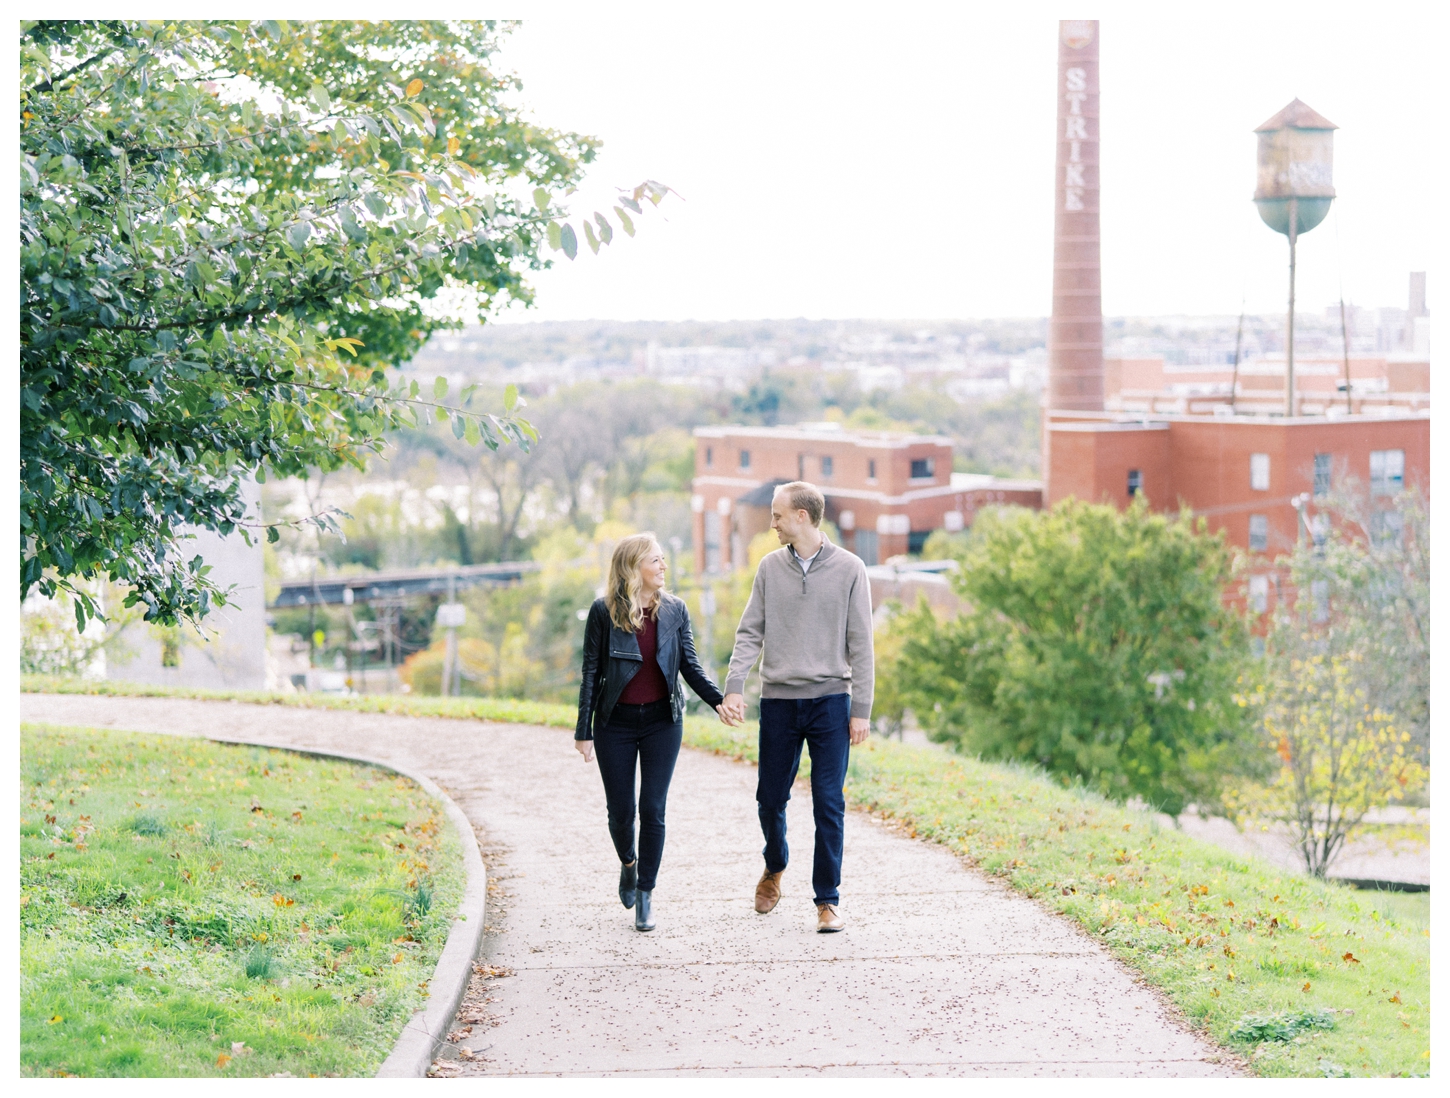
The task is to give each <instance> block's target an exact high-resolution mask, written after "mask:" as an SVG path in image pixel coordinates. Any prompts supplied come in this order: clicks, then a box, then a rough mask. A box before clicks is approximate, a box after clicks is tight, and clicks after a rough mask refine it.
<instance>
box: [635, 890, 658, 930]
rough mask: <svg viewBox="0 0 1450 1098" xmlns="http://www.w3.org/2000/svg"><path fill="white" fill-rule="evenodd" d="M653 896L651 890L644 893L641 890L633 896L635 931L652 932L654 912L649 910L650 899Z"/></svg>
mask: <svg viewBox="0 0 1450 1098" xmlns="http://www.w3.org/2000/svg"><path fill="white" fill-rule="evenodd" d="M653 895H654V890H653V889H651V890H650V891H649V892H646V891H645V890H644V889H642V888H641V889H639V890H638V891H637V892H636V893H635V894H634V929H635V930H653V929H654V928H655V917H654V912H653V911H651V910H650V898H651V897H652V896H653Z"/></svg>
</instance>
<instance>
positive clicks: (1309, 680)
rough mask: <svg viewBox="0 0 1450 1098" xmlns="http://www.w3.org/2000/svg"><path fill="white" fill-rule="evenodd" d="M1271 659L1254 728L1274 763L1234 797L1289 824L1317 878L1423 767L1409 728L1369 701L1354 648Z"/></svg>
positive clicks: (1304, 644) (1413, 785)
mask: <svg viewBox="0 0 1450 1098" xmlns="http://www.w3.org/2000/svg"><path fill="white" fill-rule="evenodd" d="M1295 639H1297V640H1299V641H1300V642H1301V644H1300V645H1296V646H1295V647H1296V648H1300V652H1299V653H1296V654H1293V655H1289V654H1282V653H1281V654H1278V655H1277V656H1276V655H1271V656H1270V658H1269V661H1268V666H1267V667H1266V669H1265V670H1266V676H1265V681H1264V682H1263V683H1262V684H1261V685H1260V687H1259V688H1258V690H1257V691H1256V695H1255V696H1254V697H1253V698H1244V699H1242V700H1243V702H1244V703H1246V704H1247V703H1249V702H1251V701H1252V702H1253V703H1256V704H1257V705H1258V706H1259V708H1260V714H1261V717H1260V727H1261V728H1262V731H1263V734H1264V736H1265V739H1266V741H1267V745H1268V746H1269V747H1270V748H1271V749H1272V750H1273V751H1274V753H1275V754H1276V755H1277V756H1278V759H1279V768H1278V773H1277V774H1276V775H1275V776H1274V778H1273V779H1272V780H1271V781H1270V782H1269V783H1268V784H1267V785H1254V786H1242V787H1240V788H1239V789H1238V790H1236V791H1235V795H1234V796H1232V797H1231V798H1230V800H1231V804H1232V808H1233V809H1234V811H1235V815H1236V816H1238V817H1239V818H1240V819H1241V820H1242V819H1247V818H1257V819H1266V820H1275V821H1278V822H1280V823H1283V824H1285V825H1287V827H1288V828H1289V831H1290V834H1291V835H1292V836H1293V838H1294V842H1295V845H1296V846H1297V847H1298V848H1299V852H1300V853H1301V854H1302V856H1303V858H1304V866H1305V868H1306V869H1307V870H1308V871H1309V872H1310V873H1311V874H1313V875H1314V876H1316V877H1323V876H1324V875H1325V874H1326V872H1327V871H1328V869H1329V866H1330V864H1331V863H1332V862H1333V861H1334V859H1335V857H1336V856H1337V855H1338V854H1339V852H1340V851H1341V850H1343V848H1344V845H1345V843H1346V842H1347V841H1348V840H1349V839H1350V838H1351V837H1353V836H1354V835H1355V834H1356V833H1357V832H1358V831H1360V830H1361V829H1362V828H1363V827H1364V826H1365V822H1366V817H1367V815H1368V814H1369V812H1370V810H1371V809H1374V808H1378V807H1382V806H1384V805H1388V804H1391V803H1393V802H1394V801H1398V800H1401V799H1403V798H1404V797H1405V796H1406V795H1407V794H1411V793H1414V792H1417V791H1418V790H1419V789H1420V788H1421V787H1422V786H1423V784H1424V782H1425V779H1426V774H1427V772H1426V770H1425V768H1424V766H1422V765H1421V764H1420V762H1419V761H1418V760H1417V759H1416V758H1415V757H1414V756H1413V754H1412V753H1411V750H1410V734H1409V733H1408V732H1406V731H1403V730H1401V728H1400V727H1399V726H1398V725H1397V724H1396V723H1395V720H1394V718H1393V716H1392V715H1391V714H1390V713H1387V712H1385V711H1384V710H1382V709H1380V708H1379V707H1378V706H1375V705H1373V704H1371V703H1370V702H1369V700H1368V699H1367V698H1366V697H1365V692H1364V690H1363V688H1361V687H1359V686H1357V685H1356V680H1357V679H1358V678H1359V677H1360V676H1359V674H1357V670H1358V669H1357V668H1356V667H1355V666H1354V664H1355V661H1356V660H1359V659H1361V658H1362V657H1361V656H1358V655H1356V654H1352V653H1351V654H1347V655H1342V656H1340V655H1326V654H1324V653H1322V652H1312V651H1307V652H1306V651H1304V649H1306V648H1310V647H1311V646H1312V643H1313V638H1312V636H1308V635H1306V636H1302V637H1298V638H1295Z"/></svg>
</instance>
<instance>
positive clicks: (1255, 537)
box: [1249, 515, 1269, 553]
mask: <svg viewBox="0 0 1450 1098" xmlns="http://www.w3.org/2000/svg"><path fill="white" fill-rule="evenodd" d="M1268 548H1269V516H1268V515H1250V516H1249V549H1250V550H1251V551H1252V552H1255V553H1263V552H1266V551H1267V550H1268Z"/></svg>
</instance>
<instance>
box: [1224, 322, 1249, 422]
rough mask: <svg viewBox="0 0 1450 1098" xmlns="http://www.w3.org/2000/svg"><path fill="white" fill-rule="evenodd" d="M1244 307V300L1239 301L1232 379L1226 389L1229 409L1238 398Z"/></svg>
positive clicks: (1234, 407)
mask: <svg viewBox="0 0 1450 1098" xmlns="http://www.w3.org/2000/svg"><path fill="white" fill-rule="evenodd" d="M1244 307H1245V302H1240V303H1239V332H1238V335H1236V336H1234V379H1233V384H1232V385H1231V386H1230V387H1229V391H1228V406H1229V411H1235V410H1237V407H1238V399H1239V354H1240V353H1241V352H1242V351H1243V349H1244Z"/></svg>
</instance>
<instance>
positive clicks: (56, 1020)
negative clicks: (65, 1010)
mask: <svg viewBox="0 0 1450 1098" xmlns="http://www.w3.org/2000/svg"><path fill="white" fill-rule="evenodd" d="M64 1021H65V1018H64V1017H63V1016H62V1015H59V1014H57V1015H56V1016H55V1017H54V1018H52V1019H51V1020H50V1021H48V1022H46V1023H45V1024H46V1025H48V1026H53V1025H56V1024H58V1023H60V1022H64Z"/></svg>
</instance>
